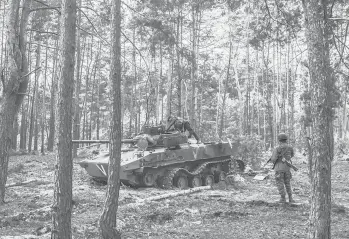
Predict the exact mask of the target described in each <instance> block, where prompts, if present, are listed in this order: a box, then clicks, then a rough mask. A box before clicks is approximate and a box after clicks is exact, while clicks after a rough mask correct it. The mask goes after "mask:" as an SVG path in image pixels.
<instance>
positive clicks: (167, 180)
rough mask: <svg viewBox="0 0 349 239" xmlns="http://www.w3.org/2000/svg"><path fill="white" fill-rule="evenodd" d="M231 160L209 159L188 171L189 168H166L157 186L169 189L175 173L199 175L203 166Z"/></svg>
mask: <svg viewBox="0 0 349 239" xmlns="http://www.w3.org/2000/svg"><path fill="white" fill-rule="evenodd" d="M229 161H231V159H230V158H229V159H223V160H220V161H209V162H206V163H203V164H200V165H198V166H197V167H196V169H194V170H193V171H192V172H190V171H189V170H187V169H185V168H174V169H171V170H168V171H167V172H166V173H165V175H164V176H163V177H162V179H161V181H160V183H159V186H160V187H162V188H164V189H170V188H172V187H173V183H172V182H173V179H174V178H175V176H176V174H177V173H179V172H181V173H183V174H185V175H187V176H190V177H194V176H197V175H199V174H200V173H201V172H203V171H204V170H205V168H206V167H207V166H208V165H210V164H218V163H225V162H229Z"/></svg>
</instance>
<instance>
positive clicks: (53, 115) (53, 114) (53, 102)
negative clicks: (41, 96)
mask: <svg viewBox="0 0 349 239" xmlns="http://www.w3.org/2000/svg"><path fill="white" fill-rule="evenodd" d="M55 46H56V49H55V51H54V52H55V53H54V61H53V73H52V81H51V82H52V83H51V102H50V121H49V134H48V139H47V150H48V151H50V152H52V151H53V144H54V140H55V134H56V129H55V124H56V111H55V105H56V88H57V79H58V69H57V68H58V67H57V65H58V64H57V62H58V56H57V55H58V50H57V49H58V41H56V44H55Z"/></svg>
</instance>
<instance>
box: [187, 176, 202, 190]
mask: <svg viewBox="0 0 349 239" xmlns="http://www.w3.org/2000/svg"><path fill="white" fill-rule="evenodd" d="M189 186H190V187H191V188H196V187H200V186H202V180H201V177H200V176H194V177H192V178H190V180H189Z"/></svg>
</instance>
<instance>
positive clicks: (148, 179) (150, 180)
mask: <svg viewBox="0 0 349 239" xmlns="http://www.w3.org/2000/svg"><path fill="white" fill-rule="evenodd" d="M142 180H143V184H144V186H146V187H152V186H154V184H155V176H154V174H152V173H149V172H148V173H145V174H143V177H142Z"/></svg>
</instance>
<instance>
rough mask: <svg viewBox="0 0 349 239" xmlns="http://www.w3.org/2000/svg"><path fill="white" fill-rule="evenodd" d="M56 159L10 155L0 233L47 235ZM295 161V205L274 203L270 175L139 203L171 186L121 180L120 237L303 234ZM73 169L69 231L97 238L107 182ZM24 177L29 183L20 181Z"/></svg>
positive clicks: (336, 220)
mask: <svg viewBox="0 0 349 239" xmlns="http://www.w3.org/2000/svg"><path fill="white" fill-rule="evenodd" d="M77 160H81V159H74V161H77ZM299 161H300V162H301V161H304V159H301V160H299ZM295 163H296V164H297V161H296V162H295ZM54 165H55V156H54V155H53V154H50V155H45V156H40V155H16V156H12V157H11V158H10V166H9V176H8V183H7V185H11V184H12V185H14V186H12V187H8V188H7V195H6V198H5V200H6V201H7V203H6V204H5V206H2V207H0V238H1V239H14V238H50V231H51V205H52V201H53V198H52V197H53V189H54V184H53V173H54ZM297 166H299V168H300V170H299V172H297V173H295V174H294V176H293V181H292V185H294V187H293V191H294V194H295V199H296V201H297V202H298V203H297V204H294V205H290V204H284V205H281V204H279V203H277V200H278V193H277V190H276V187H275V185H274V182H273V177H268V178H266V179H265V180H262V181H257V180H253V176H249V175H241V177H240V180H238V181H236V182H235V183H234V184H233V185H217V186H215V187H214V189H213V190H208V191H201V192H196V193H193V194H189V195H182V196H177V197H173V198H167V199H164V200H161V201H151V202H147V203H144V204H137V203H136V202H138V201H139V200H140V199H146V198H149V197H152V196H156V195H161V194H165V193H168V191H169V190H163V189H158V188H138V189H135V188H130V187H127V186H121V188H120V198H119V209H118V215H117V228H118V229H119V230H120V231H121V233H122V238H125V239H126V238H127V239H133V238H159V239H160V238H161V239H163V238H169V239H170V238H171V239H172V238H223V239H224V238H227V239H228V238H229V239H230V238H234V239H235V238H236V239H240V238H241V239H245V238H261V239H265V238H305V237H306V234H307V223H308V217H309V210H310V208H309V207H310V206H309V202H308V200H309V197H308V195H310V185H309V181H308V175H307V173H306V164H301V163H300V164H299V165H297ZM73 170H74V175H73V177H74V181H73V214H72V234H73V238H98V237H99V234H98V219H99V216H100V214H101V212H102V209H103V205H104V199H105V193H106V188H107V186H106V185H104V184H99V183H95V182H94V181H92V180H91V179H90V177H89V176H88V175H87V173H86V172H85V171H84V169H82V168H80V166H79V165H77V164H74V169H73ZM348 171H349V162H347V161H345V160H341V161H336V163H335V164H334V167H333V174H332V178H333V181H332V184H333V188H332V197H333V205H332V225H331V227H332V238H335V239H343V238H349V230H348V229H347V225H348V224H349V205H348V198H349V190H348V187H347V185H348V181H349V179H348V177H347V172H348ZM242 179H243V180H242ZM30 180H32V181H30ZM25 181H28V182H29V183H28V184H24V185H20V182H25ZM172 191H175V189H174V190H172ZM126 205H134V206H132V207H131V206H126Z"/></svg>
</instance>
